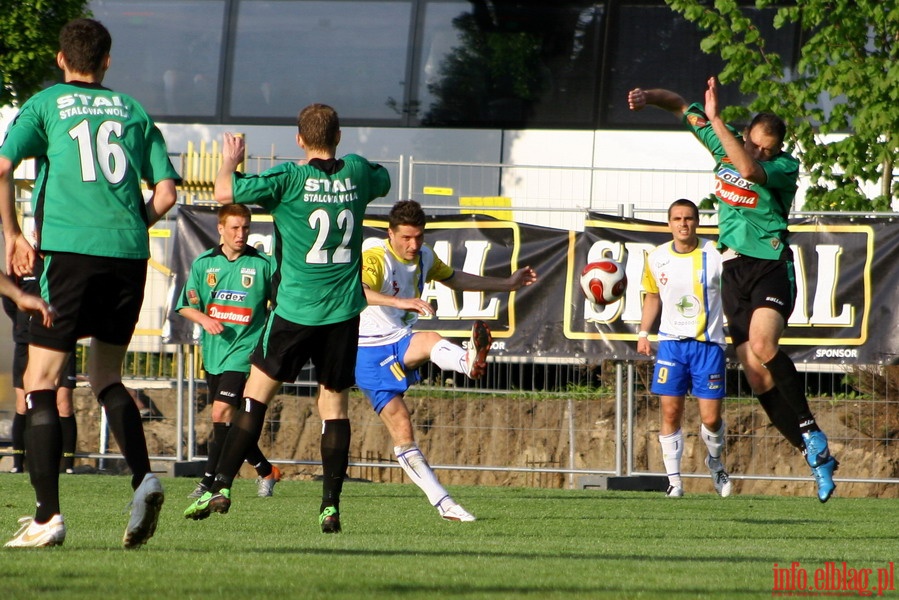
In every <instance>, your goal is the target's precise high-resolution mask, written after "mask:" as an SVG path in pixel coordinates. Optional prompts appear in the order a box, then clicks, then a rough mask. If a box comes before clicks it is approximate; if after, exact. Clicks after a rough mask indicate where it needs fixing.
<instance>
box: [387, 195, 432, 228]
mask: <svg viewBox="0 0 899 600" xmlns="http://www.w3.org/2000/svg"><path fill="white" fill-rule="evenodd" d="M426 220H427V218H426V217H425V211H424V210H423V209H422V208H421V204H419V203H418V202H416V201H415V200H400V201H399V202H397V203H396V204H394V205H393V208H391V209H390V214H389V215H388V217H387V222H388V226H389V227H390V229H392V230H394V231H396V229H397V228H398V227H399V226H400V225H412V226H413V227H424V226H425V221H426Z"/></svg>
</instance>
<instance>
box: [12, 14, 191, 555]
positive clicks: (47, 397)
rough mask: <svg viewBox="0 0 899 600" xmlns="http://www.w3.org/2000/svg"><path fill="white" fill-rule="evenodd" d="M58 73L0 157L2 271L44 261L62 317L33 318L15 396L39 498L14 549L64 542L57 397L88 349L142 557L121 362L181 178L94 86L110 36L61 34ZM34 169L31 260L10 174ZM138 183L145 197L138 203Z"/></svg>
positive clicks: (133, 414) (135, 444)
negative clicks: (20, 390)
mask: <svg viewBox="0 0 899 600" xmlns="http://www.w3.org/2000/svg"><path fill="white" fill-rule="evenodd" d="M59 44H60V50H59V53H58V54H57V58H56V60H57V64H58V65H59V67H60V68H61V69H62V71H63V74H64V82H63V83H59V84H56V85H53V86H51V87H49V88H47V89H45V90H43V91H41V92H39V93H38V94H35V95H34V96H33V97H32V98H30V99H29V100H28V101H26V102H25V103H24V104H23V105H22V108H21V110H20V111H19V113H18V115H17V116H16V119H15V120H14V121H13V123H12V125H11V126H10V128H9V131H8V132H7V135H6V140H5V141H4V142H3V145H2V147H0V219H2V221H3V232H4V235H5V238H6V260H7V267H9V268H12V269H13V271H14V272H15V274H16V275H20V276H21V275H27V274H29V273H31V271H32V268H33V265H34V261H35V256H36V253H37V252H38V251H39V252H40V253H41V254H42V255H43V256H44V270H43V273H42V274H41V291H42V294H43V296H44V298H45V299H47V300H48V301H50V302H51V303H52V304H53V307H54V308H55V310H56V311H57V312H58V317H57V318H56V320H55V322H54V324H53V327H52V328H51V327H46V326H44V325H42V324H41V323H40V322H36V321H34V320H32V323H31V330H30V332H29V335H30V342H29V347H28V366H27V368H26V370H25V377H24V384H25V391H26V404H27V416H26V422H27V434H26V440H27V441H26V443H27V448H26V452H27V454H28V457H29V473H30V476H31V484H32V486H33V487H34V490H35V496H36V498H37V510H36V512H35V515H34V517H33V518H32V517H26V518H24V519H23V520H22V521H21V523H22V527H21V528H20V530H19V532H18V533H17V534H16V536H15V537H14V538H13V539H12V540H11V541H10V542H8V543H7V544H6V545H7V546H11V547H24V546H32V547H33V546H53V545H59V544H61V543H62V542H63V540H64V539H65V535H66V528H65V522H64V520H63V517H62V515H61V513H60V501H59V460H60V455H61V435H60V426H59V415H58V412H57V408H56V388H57V385H58V381H59V377H60V373H61V372H62V370H63V367H64V366H65V364H66V360H67V358H68V355H69V354H70V353H71V352H74V350H75V345H76V342H77V341H78V339H79V338H82V337H91V338H93V339H92V342H91V346H90V355H89V357H90V358H89V362H88V376H89V379H90V384H91V388H92V390H93V392H94V394H95V395H96V396H97V398H98V399H99V401H100V404H101V405H102V406H103V409H104V410H105V411H106V416H107V419H108V422H109V427H110V429H111V430H112V433H113V435H114V436H115V439H116V442H117V443H118V446H119V449H120V451H121V452H122V454H123V455H124V456H125V460H126V462H127V463H128V466H129V467H130V469H131V473H132V480H131V485H132V488H133V489H134V495H133V499H132V507H131V516H130V519H129V521H128V525H127V527H126V529H125V535H124V538H123V544H124V546H125V547H126V548H138V547H140V546H141V545H143V544H144V543H145V542H146V541H147V540H148V539H149V538H150V537H151V536H152V535H153V533H154V532H155V530H156V523H157V520H158V518H159V510H160V508H161V506H162V503H163V499H164V494H163V490H162V486H161V485H160V483H159V480H158V479H157V478H156V476H155V475H153V473H151V471H150V459H149V456H148V453H147V445H146V440H145V437H144V430H143V423H142V422H141V417H140V413H139V412H138V409H137V407H136V406H135V404H134V400H133V399H132V397H131V394H129V393H128V390H127V389H126V388H125V386H124V385H122V379H121V370H122V362H123V360H124V357H125V352H126V350H127V349H128V344H129V342H130V341H131V336H132V334H133V333H134V328H135V326H136V324H137V320H138V316H139V314H140V307H141V304H142V302H143V294H144V285H145V281H146V272H147V259H148V258H149V257H150V243H149V235H148V233H147V228H148V227H149V226H151V225H152V224H153V223H155V222H156V221H157V220H158V219H159V218H160V217H161V216H162V215H163V214H165V212H166V211H167V210H169V208H171V207H172V206H173V205H174V203H175V200H176V198H177V196H176V191H175V184H176V180H178V173H177V171H175V169H174V167H173V166H172V164H171V162H170V161H169V157H168V151H167V150H166V146H165V141H164V140H163V137H162V134H161V133H160V131H159V130H158V129H157V128H156V126H155V125H154V124H153V121H152V120H151V119H150V118H149V117H148V116H147V114H146V112H145V111H144V109H143V108H142V107H141V106H140V104H138V103H137V102H136V101H135V100H134V99H133V98H131V97H129V96H127V95H125V94H121V93H118V92H115V91H113V90H110V89H108V88H105V87H103V86H102V85H101V84H102V82H103V77H104V75H105V74H106V70H107V69H108V68H109V64H110V58H109V51H110V48H111V46H112V38H111V37H110V35H109V31H107V30H106V28H105V27H104V26H103V25H102V24H101V23H99V22H98V21H94V20H92V19H76V20H74V21H71V22H69V23H67V24H66V25H65V26H64V27H63V28H62V31H61V32H60V35H59ZM29 157H34V158H35V159H36V162H37V176H36V180H35V189H34V194H33V196H32V209H33V213H34V218H35V228H36V236H35V237H36V240H37V245H38V247H37V248H34V247H32V246H31V244H29V243H28V241H27V240H26V239H25V237H24V236H23V235H22V231H21V229H20V227H19V224H18V222H17V220H16V211H15V200H14V192H13V171H14V169H15V168H16V166H17V165H18V164H19V163H20V162H21V161H22V160H23V159H25V158H29ZM141 180H144V181H146V182H147V184H148V186H149V189H150V192H151V196H150V198H149V200H145V199H144V196H143V192H142V189H141Z"/></svg>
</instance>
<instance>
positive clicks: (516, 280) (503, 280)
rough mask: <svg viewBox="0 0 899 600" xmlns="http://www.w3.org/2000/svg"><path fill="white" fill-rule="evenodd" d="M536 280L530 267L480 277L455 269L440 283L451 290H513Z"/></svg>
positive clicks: (531, 283)
mask: <svg viewBox="0 0 899 600" xmlns="http://www.w3.org/2000/svg"><path fill="white" fill-rule="evenodd" d="M536 281H537V272H536V271H534V269H532V268H531V267H522V268H520V269H518V270H517V271H515V272H514V273H512V275H510V276H509V277H481V276H479V275H472V274H471V273H466V272H464V271H456V272H455V273H453V276H452V277H450V278H449V279H445V280H443V281H441V282H440V283H442V284H444V285H445V286H446V287H448V288H450V289H453V290H468V291H472V292H514V291H515V290H518V289H520V288H522V287H524V286H528V285H533V284H534V283H535V282H536Z"/></svg>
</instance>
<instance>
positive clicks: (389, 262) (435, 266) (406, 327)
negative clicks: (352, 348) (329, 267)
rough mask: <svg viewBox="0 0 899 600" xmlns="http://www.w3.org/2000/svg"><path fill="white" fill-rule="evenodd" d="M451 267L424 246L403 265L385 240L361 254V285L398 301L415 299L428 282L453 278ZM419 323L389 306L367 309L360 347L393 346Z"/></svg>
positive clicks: (414, 316)
mask: <svg viewBox="0 0 899 600" xmlns="http://www.w3.org/2000/svg"><path fill="white" fill-rule="evenodd" d="M453 273H454V270H453V268H452V267H450V266H449V265H447V264H446V263H444V262H443V261H442V260H440V258H438V257H437V255H436V254H434V250H433V249H432V248H431V247H430V246H428V245H427V244H424V245H422V247H421V251H420V252H419V253H418V256H417V257H416V258H415V259H414V260H411V261H405V260H403V259H402V258H400V257H399V256H397V255H396V254H395V253H394V252H393V249H392V248H391V247H390V242H389V241H388V240H381V241H380V242H379V243H378V244H377V245H375V246H373V247H371V248H369V249H367V250H365V251H364V252H363V253H362V283H364V284H365V285H367V286H368V287H369V288H371V289H373V290H374V291H376V292H380V293H382V294H385V295H388V296H397V297H400V298H418V297H420V296H421V293H422V291H423V290H424V286H425V283H427V282H429V281H443V280H445V279H449V278H450V277H452V276H453ZM416 321H418V313H417V312H415V311H405V310H402V309H399V308H393V307H392V306H368V308H366V309H365V310H363V311H362V314H361V315H360V320H359V345H360V346H382V345H384V344H392V343H393V342H396V341H397V340H400V339H402V338H403V337H405V336H406V335H409V332H410V330H411V329H412V326H413V325H415V322H416Z"/></svg>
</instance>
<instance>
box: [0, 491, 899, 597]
mask: <svg viewBox="0 0 899 600" xmlns="http://www.w3.org/2000/svg"><path fill="white" fill-rule="evenodd" d="M128 481H129V478H126V477H123V476H109V475H74V476H62V481H61V486H62V498H63V515H64V516H65V518H66V523H67V526H68V536H67V538H66V542H65V544H64V545H63V546H61V547H58V548H40V549H7V548H0V593H2V598H3V599H4V600H7V599H10V598H41V599H43V598H66V599H73V598H91V599H94V598H100V599H103V600H106V599H108V598H147V599H152V598H188V599H189V598H198V599H205V600H213V599H220V598H225V599H237V598H266V599H269V598H302V599H306V598H328V599H334V598H391V599H393V598H398V599H414V598H465V599H475V598H541V599H542V598H566V599H569V598H616V599H617V598H763V597H767V598H770V597H772V595H773V596H780V597H786V596H790V595H794V596H797V597H800V596H801V594H799V593H797V592H798V590H796V589H795V587H794V588H792V591H791V590H789V589H784V584H785V583H787V584H789V581H788V580H786V579H784V578H785V577H786V575H785V574H784V573H783V572H781V574H780V576H779V577H780V582H781V583H780V584H778V583H777V581H778V572H777V571H776V569H775V564H777V565H778V567H777V568H784V567H786V568H790V567H791V565H793V563H799V566H798V567H793V574H794V575H793V579H794V580H796V581H799V580H798V579H797V578H798V575H796V574H797V573H799V570H800V569H801V570H802V572H804V573H805V575H806V577H807V579H806V584H805V585H806V586H814V585H815V574H816V572H818V571H819V570H824V569H827V568H828V567H827V566H826V564H827V563H834V565H835V568H841V569H844V570H843V571H841V573H846V572H848V571H846V570H845V569H851V570H853V571H854V572H856V575H857V577H856V578H855V579H853V580H852V581H853V582H856V583H860V582H861V581H862V580H861V578H860V577H861V575H860V574H861V573H863V572H865V571H864V570H865V569H871V573H870V576H869V580H868V582H867V586H868V588H867V589H868V591H873V593H874V595H875V596H876V594H877V589H878V588H877V586H878V574H880V575H881V577H882V578H883V577H888V576H889V574H890V569H891V568H892V562H893V561H894V560H895V559H896V558H897V555H899V535H897V533H896V531H897V529H896V526H897V523H899V502H897V501H896V500H878V499H845V498H840V497H839V496H837V497H834V498H833V499H831V500H830V501H829V502H828V503H827V504H824V505H822V504H820V503H819V502H818V501H817V500H816V499H815V498H814V496H813V493H814V490H813V488H812V487H811V486H810V488H809V495H808V496H807V497H802V498H792V497H772V496H732V497H730V498H726V499H721V498H718V497H717V496H715V495H712V494H709V495H688V496H685V497H684V498H680V499H668V498H665V497H664V496H663V494H660V493H649V492H600V491H593V490H587V491H570V490H545V489H530V488H497V487H454V488H452V489H451V490H450V491H451V492H452V493H453V495H454V497H455V498H456V499H457V500H459V501H460V502H462V504H463V505H464V506H465V507H466V508H467V509H468V510H470V511H471V512H472V513H474V514H475V515H476V516H477V517H478V520H477V521H476V522H474V523H452V522H446V521H443V520H442V519H440V518H439V517H438V516H437V511H436V510H434V509H433V508H432V507H430V506H429V505H428V503H427V500H426V499H425V497H424V494H422V493H421V492H420V491H419V490H418V488H416V487H415V486H413V485H411V484H406V485H401V484H372V483H359V482H349V483H347V484H346V485H345V487H344V493H343V500H342V506H341V520H342V523H343V533H341V534H338V535H324V534H322V533H321V532H320V530H319V527H318V519H317V516H318V515H317V513H318V504H319V497H320V493H321V486H320V484H319V483H316V482H298V481H283V482H281V483H279V484H278V486H277V487H276V488H275V496H274V497H272V498H257V497H256V495H255V492H256V487H255V483H254V482H253V481H252V480H248V479H244V480H238V481H237V482H236V483H235V487H234V489H233V492H232V499H233V504H232V507H231V512H230V513H229V514H227V515H218V514H214V515H212V516H211V517H210V518H209V519H207V520H205V521H198V522H194V521H189V520H187V519H184V518H183V517H182V512H183V510H184V509H185V508H186V507H187V506H188V505H189V504H190V502H191V501H190V500H188V499H187V498H186V496H187V494H188V493H189V492H190V491H191V490H192V489H193V487H194V485H195V481H193V480H190V479H170V478H163V479H162V482H163V485H164V486H165V488H166V502H165V506H164V507H163V512H162V516H161V518H160V523H159V528H158V530H157V532H156V535H155V537H153V538H152V539H151V540H150V542H149V543H148V544H147V545H146V546H145V547H144V548H142V549H140V550H134V551H126V550H123V549H122V548H121V538H122V534H123V531H124V527H125V524H126V522H127V519H128V509H127V504H128V501H129V500H130V496H131V494H130V486H129V485H128ZM838 493H839V490H838ZM32 506H33V494H32V490H31V487H30V485H29V483H28V479H27V476H21V475H9V474H2V475H0V534H2V538H3V541H5V540H6V539H9V538H10V537H11V536H12V534H13V533H14V532H15V530H16V528H17V527H16V519H17V518H18V517H20V516H23V515H28V514H31V510H32ZM844 562H845V563H846V565H845V566H844V565H843V563H844ZM879 570H880V571H879ZM822 572H823V571H822ZM838 575H839V574H838ZM839 576H842V575H839ZM829 577H830V578H831V581H835V577H837V575H833V574H832V573H831V575H829ZM847 579H848V578H847ZM777 585H780V586H781V590H780V591H779V592H775V588H776V586H777ZM792 585H794V586H795V585H797V583H795V582H794V583H793V584H792ZM823 585H830V586H831V587H833V585H834V584H833V583H830V584H823ZM886 585H887V586H888V585H889V579H887V580H886ZM843 587H846V583H845V582H844V584H843ZM881 587H883V584H882V585H881ZM893 587H894V588H895V582H894V583H893ZM812 589H813V588H809V587H806V589H805V590H804V595H805V596H806V597H807V596H809V595H810V594H809V593H808V592H809V591H810V590H812ZM816 591H821V588H818V589H817V590H816ZM831 591H833V590H831ZM845 591H846V590H844V592H845ZM882 591H883V596H884V597H894V598H899V592H897V591H895V589H892V590H891V589H888V588H887V589H886V590H882ZM773 592H775V593H773ZM821 595H822V597H823V595H824V594H821ZM830 595H833V594H832V593H831V594H830ZM843 595H850V596H855V595H856V593H855V592H851V591H848V592H847V593H844V594H843Z"/></svg>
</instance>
